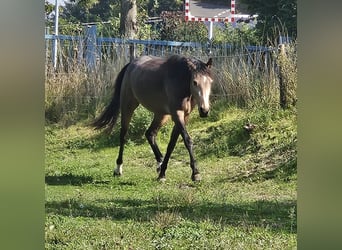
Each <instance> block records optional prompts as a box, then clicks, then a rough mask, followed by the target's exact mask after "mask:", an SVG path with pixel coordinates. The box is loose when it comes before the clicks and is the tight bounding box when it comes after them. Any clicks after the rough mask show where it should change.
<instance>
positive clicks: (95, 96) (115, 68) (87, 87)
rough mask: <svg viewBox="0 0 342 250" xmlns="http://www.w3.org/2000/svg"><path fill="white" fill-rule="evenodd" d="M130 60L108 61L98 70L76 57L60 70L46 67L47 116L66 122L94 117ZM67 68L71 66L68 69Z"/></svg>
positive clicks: (53, 121)
mask: <svg viewBox="0 0 342 250" xmlns="http://www.w3.org/2000/svg"><path fill="white" fill-rule="evenodd" d="M125 63H127V62H126V61H125V60H124V58H123V59H122V60H118V61H109V60H108V61H106V63H102V64H101V65H100V67H98V68H97V70H96V71H95V70H89V69H88V68H87V66H86V64H85V63H84V62H81V63H80V62H79V61H77V60H73V61H71V62H69V63H68V65H67V67H63V66H60V67H59V68H58V69H57V70H55V69H53V68H52V67H51V65H47V67H46V80H45V117H46V121H47V122H48V123H59V124H61V125H63V126H68V125H70V124H73V123H76V122H78V121H80V120H85V119H89V118H92V117H94V116H95V115H96V112H97V111H98V110H101V109H103V106H104V105H105V104H106V103H107V102H108V101H109V100H108V99H109V98H110V97H111V95H112V92H113V89H114V82H115V78H116V76H117V74H118V72H119V71H120V70H121V68H122V67H123V66H124V64H125ZM66 68H67V70H66Z"/></svg>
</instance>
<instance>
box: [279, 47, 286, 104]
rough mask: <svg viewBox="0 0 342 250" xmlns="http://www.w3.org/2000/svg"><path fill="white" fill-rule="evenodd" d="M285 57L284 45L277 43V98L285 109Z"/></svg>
mask: <svg viewBox="0 0 342 250" xmlns="http://www.w3.org/2000/svg"><path fill="white" fill-rule="evenodd" d="M284 57H285V45H284V44H279V47H278V60H277V61H278V68H279V99H280V107H281V108H283V109H285V108H286V107H287V95H286V92H287V91H286V83H285V81H284V75H283V66H284V65H283V64H284Z"/></svg>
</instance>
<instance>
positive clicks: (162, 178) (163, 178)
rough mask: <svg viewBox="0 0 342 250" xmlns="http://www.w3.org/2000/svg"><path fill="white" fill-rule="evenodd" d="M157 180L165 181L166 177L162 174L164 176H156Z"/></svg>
mask: <svg viewBox="0 0 342 250" xmlns="http://www.w3.org/2000/svg"><path fill="white" fill-rule="evenodd" d="M157 180H158V181H159V182H165V181H166V177H165V176H164V177H160V176H159V177H158V178H157Z"/></svg>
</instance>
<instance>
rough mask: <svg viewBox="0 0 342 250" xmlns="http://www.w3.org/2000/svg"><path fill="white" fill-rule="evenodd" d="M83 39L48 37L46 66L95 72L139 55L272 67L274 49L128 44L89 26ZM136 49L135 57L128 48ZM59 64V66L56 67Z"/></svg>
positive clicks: (204, 45) (194, 44)
mask: <svg viewBox="0 0 342 250" xmlns="http://www.w3.org/2000/svg"><path fill="white" fill-rule="evenodd" d="M84 33H85V34H84V35H83V36H68V35H58V36H55V35H49V34H46V35H45V40H46V62H47V64H51V63H53V64H52V65H57V67H61V65H68V63H71V62H75V61H76V62H78V63H85V64H86V66H87V68H88V69H91V70H94V69H95V70H96V68H97V67H98V65H100V64H101V63H102V62H108V61H113V60H117V59H118V58H120V59H122V58H125V60H126V61H129V60H130V58H132V57H134V56H140V55H155V56H167V55H170V54H183V55H191V56H194V57H198V58H201V57H203V56H204V55H206V56H209V55H210V56H211V57H216V58H217V59H218V60H220V59H221V60H222V59H224V58H229V57H232V56H235V55H236V54H238V55H239V56H240V57H243V58H244V60H246V61H247V62H248V63H250V64H255V65H256V66H258V67H262V68H264V67H266V68H268V67H270V66H269V65H270V63H271V60H272V58H271V52H272V51H273V49H272V48H268V47H263V46H243V47H239V48H237V47H235V46H232V45H230V44H220V45H213V44H210V43H207V44H201V43H198V42H176V41H158V40H127V39H120V38H110V37H97V35H96V26H89V27H88V28H87V29H86V31H85V32H84ZM54 42H57V50H58V53H57V57H53V55H54V51H53V50H54V48H55V46H53V43H54ZM130 47H133V48H134V50H133V51H134V52H133V53H134V54H132V50H130V49H129V48H130ZM55 62H56V63H55Z"/></svg>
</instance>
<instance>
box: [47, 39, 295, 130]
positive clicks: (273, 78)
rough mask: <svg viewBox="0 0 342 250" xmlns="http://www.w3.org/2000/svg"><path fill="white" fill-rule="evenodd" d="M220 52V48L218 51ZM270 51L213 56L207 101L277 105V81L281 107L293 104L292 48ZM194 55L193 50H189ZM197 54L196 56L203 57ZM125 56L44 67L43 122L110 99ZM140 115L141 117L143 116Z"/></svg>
mask: <svg viewBox="0 0 342 250" xmlns="http://www.w3.org/2000/svg"><path fill="white" fill-rule="evenodd" d="M221 50H222V49H221ZM284 50H285V53H281V54H280V53H279V52H278V50H277V49H274V50H272V51H271V52H267V53H268V54H265V52H262V51H255V52H248V51H247V50H246V49H244V47H243V46H241V48H239V49H235V50H234V52H232V53H230V54H229V55H227V54H226V55H224V56H220V55H219V53H214V54H213V55H212V56H213V58H214V68H213V71H214V75H215V84H214V85H213V92H212V93H213V95H212V100H213V101H215V100H218V99H219V100H222V99H224V100H225V101H226V103H228V104H229V105H234V106H238V107H272V108H274V107H279V105H280V88H279V86H280V80H282V83H283V85H284V86H285V87H286V88H285V90H284V91H285V95H286V100H287V101H288V105H287V106H292V105H294V104H295V103H296V86H297V55H296V44H295V43H293V44H290V45H287V46H286V47H284ZM195 53H196V56H197V57H198V52H195ZM207 57H208V55H206V54H204V53H203V56H201V58H207ZM127 62H128V59H127V57H125V56H122V57H120V56H118V57H116V58H115V60H112V59H110V58H102V59H101V63H99V65H98V66H97V67H96V70H91V71H89V70H88V69H87V67H86V64H85V63H84V62H80V61H79V59H76V58H75V59H73V60H64V62H63V60H62V62H60V64H61V65H60V66H59V67H58V69H57V70H54V69H53V68H52V67H51V65H47V66H46V81H45V90H46V95H45V115H46V121H47V122H48V123H59V124H61V125H64V126H68V125H70V124H73V123H76V122H78V121H84V120H87V119H92V118H93V117H94V116H95V115H96V114H97V113H98V112H101V110H103V107H104V106H105V105H107V103H108V101H109V98H111V95H112V91H113V89H114V86H113V84H114V82H115V78H116V76H117V74H118V72H119V71H120V70H121V68H122V67H123V66H124V65H125V64H126V63H127ZM143 117H144V116H143Z"/></svg>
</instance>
